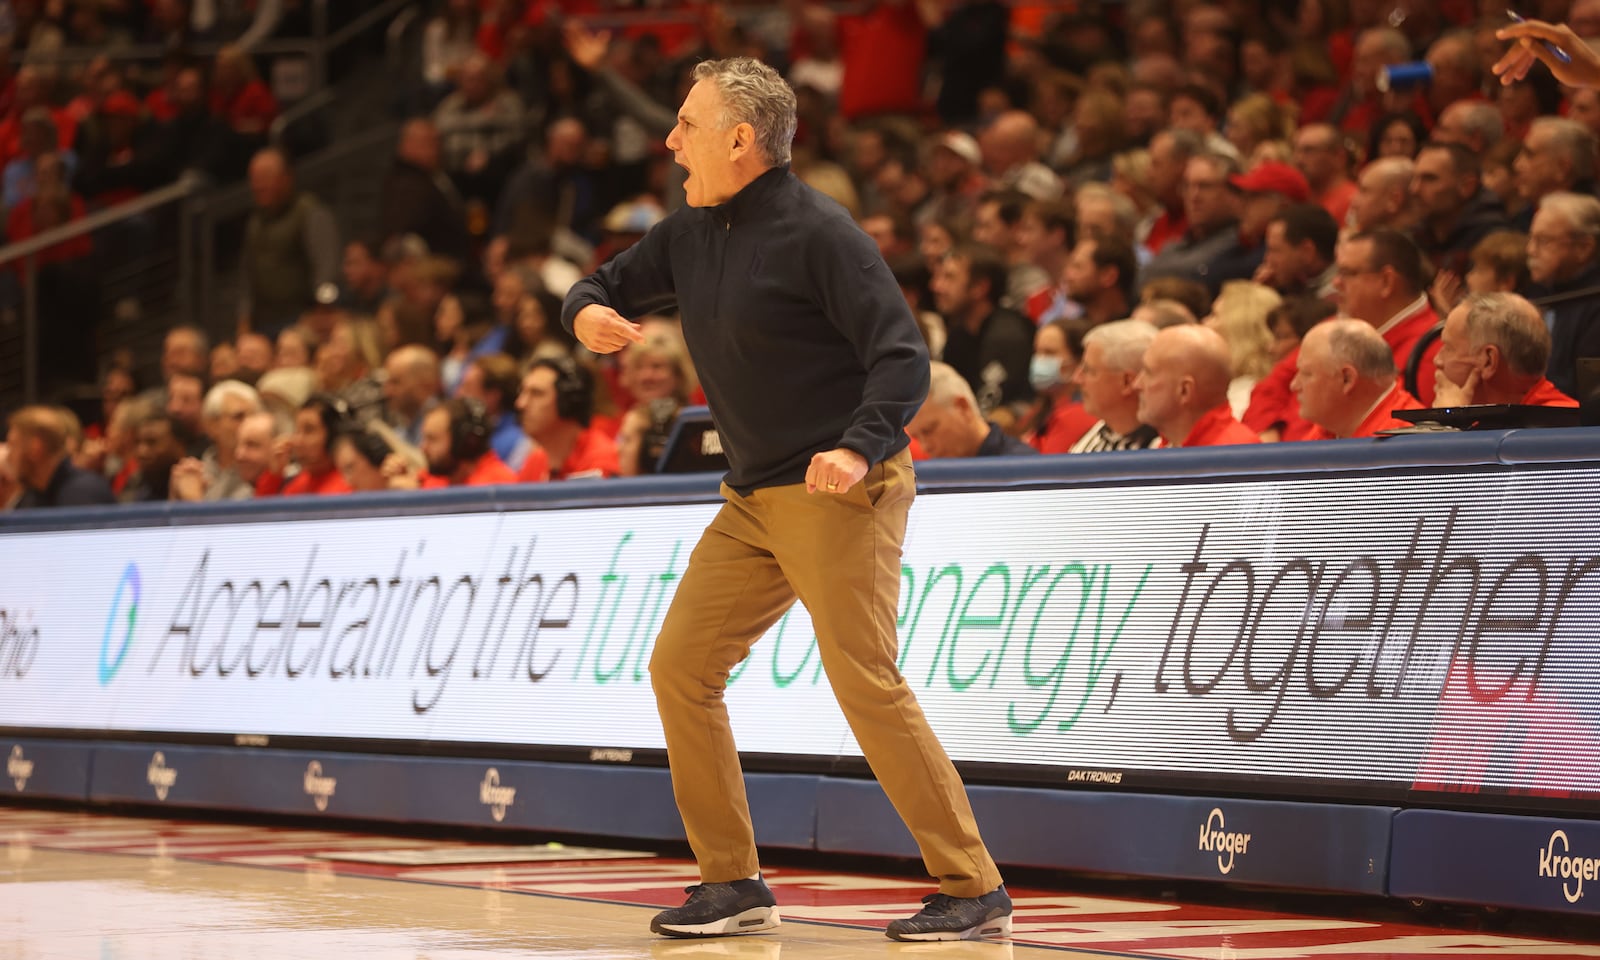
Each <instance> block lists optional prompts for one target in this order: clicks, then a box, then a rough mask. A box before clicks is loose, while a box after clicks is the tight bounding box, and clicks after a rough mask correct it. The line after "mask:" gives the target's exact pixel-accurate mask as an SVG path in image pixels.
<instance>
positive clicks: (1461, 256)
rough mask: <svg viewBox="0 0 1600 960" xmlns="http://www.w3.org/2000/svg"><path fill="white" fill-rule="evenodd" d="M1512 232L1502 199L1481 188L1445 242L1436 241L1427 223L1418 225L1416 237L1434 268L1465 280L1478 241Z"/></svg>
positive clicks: (1463, 211)
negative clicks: (1508, 231) (1491, 235)
mask: <svg viewBox="0 0 1600 960" xmlns="http://www.w3.org/2000/svg"><path fill="white" fill-rule="evenodd" d="M1509 229H1511V221H1510V220H1509V219H1508V218H1507V217H1506V211H1505V208H1504V207H1503V206H1501V204H1500V198H1499V197H1497V196H1495V195H1494V193H1493V192H1492V191H1489V190H1485V189H1483V188H1481V187H1480V188H1478V192H1477V193H1476V194H1474V195H1473V197H1472V199H1470V200H1468V201H1467V203H1466V206H1464V207H1463V208H1462V209H1461V215H1460V216H1458V217H1457V218H1456V223H1455V226H1454V227H1452V228H1451V230H1450V235H1449V236H1447V237H1445V238H1444V240H1443V241H1438V240H1435V239H1434V238H1433V232H1432V231H1431V230H1429V229H1428V225H1427V224H1425V223H1422V224H1418V225H1417V228H1416V232H1415V233H1414V234H1413V235H1414V236H1415V237H1416V240H1417V246H1418V247H1420V248H1421V250H1422V252H1423V253H1425V254H1427V256H1428V259H1429V260H1431V261H1433V266H1434V269H1436V270H1449V271H1451V272H1452V273H1454V274H1456V275H1457V276H1459V277H1463V278H1464V277H1466V275H1467V271H1468V270H1469V269H1471V267H1472V264H1471V263H1470V262H1469V258H1470V255H1471V253H1472V248H1473V247H1475V246H1477V245H1478V241H1479V240H1482V239H1483V238H1484V237H1487V236H1488V235H1489V234H1491V233H1493V232H1495V231H1496V230H1509Z"/></svg>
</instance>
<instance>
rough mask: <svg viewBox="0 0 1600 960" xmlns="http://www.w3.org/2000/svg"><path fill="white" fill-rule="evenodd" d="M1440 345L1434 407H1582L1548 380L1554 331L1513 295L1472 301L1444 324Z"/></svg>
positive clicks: (1488, 295) (1480, 296)
mask: <svg viewBox="0 0 1600 960" xmlns="http://www.w3.org/2000/svg"><path fill="white" fill-rule="evenodd" d="M1439 342H1440V347H1439V353H1438V355H1437V356H1435V357H1434V366H1435V368H1436V369H1437V370H1438V373H1439V376H1438V379H1437V381H1436V383H1437V385H1438V392H1437V393H1435V394H1434V406H1436V407H1463V406H1470V405H1473V404H1483V403H1520V404H1527V405H1529V406H1536V407H1576V406H1577V405H1578V401H1576V400H1574V399H1572V398H1571V397H1569V396H1567V395H1566V394H1564V393H1562V392H1561V391H1560V390H1558V389H1556V386H1555V384H1553V383H1551V382H1550V381H1549V380H1548V379H1547V378H1546V377H1545V375H1544V374H1545V367H1546V365H1547V364H1548V363H1549V362H1550V330H1549V328H1548V327H1546V326H1545V325H1544V317H1542V316H1540V314H1539V309H1538V308H1537V307H1535V306H1534V305H1533V304H1531V303H1529V302H1528V301H1527V300H1524V299H1523V298H1522V297H1519V296H1517V295H1516V294H1514V293H1480V294H1475V295H1473V296H1470V297H1468V298H1467V299H1466V300H1465V301H1464V302H1462V303H1461V304H1460V305H1459V306H1457V307H1456V308H1455V309H1454V310H1452V311H1450V315H1449V316H1448V317H1446V318H1445V321H1444V331H1443V333H1442V334H1441V335H1440V337H1439Z"/></svg>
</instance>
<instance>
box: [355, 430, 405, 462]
mask: <svg viewBox="0 0 1600 960" xmlns="http://www.w3.org/2000/svg"><path fill="white" fill-rule="evenodd" d="M344 438H345V439H346V440H348V441H349V442H350V446H351V447H353V448H355V451H356V453H359V454H361V459H363V460H365V461H367V462H368V463H370V464H372V465H373V466H374V467H381V466H383V461H385V460H387V459H388V458H389V454H391V453H393V452H394V448H392V447H390V446H389V441H387V440H385V439H383V437H381V436H379V435H378V434H376V433H374V432H372V431H371V430H351V431H350V432H348V433H346V434H345V435H344Z"/></svg>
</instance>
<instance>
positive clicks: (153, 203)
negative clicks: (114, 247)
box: [0, 176, 204, 403]
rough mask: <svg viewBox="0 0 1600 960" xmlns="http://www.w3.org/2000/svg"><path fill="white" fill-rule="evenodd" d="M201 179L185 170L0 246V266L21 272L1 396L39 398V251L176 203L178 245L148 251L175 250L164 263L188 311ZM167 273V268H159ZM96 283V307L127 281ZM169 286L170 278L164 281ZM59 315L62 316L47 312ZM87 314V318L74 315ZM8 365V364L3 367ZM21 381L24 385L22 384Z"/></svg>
mask: <svg viewBox="0 0 1600 960" xmlns="http://www.w3.org/2000/svg"><path fill="white" fill-rule="evenodd" d="M203 189H204V188H203V185H202V182H201V181H200V180H199V179H198V178H196V177H194V176H184V177H182V178H180V179H179V180H177V181H176V182H174V183H172V184H170V185H168V186H165V187H162V188H160V189H157V190H152V191H150V192H149V193H146V194H144V195H142V196H139V197H136V198H134V199H132V200H129V201H127V202H125V203H119V204H117V205H116V206H113V207H108V208H106V209H105V210H101V211H98V212H96V213H93V214H90V215H88V216H86V217H81V218H79V219H77V220H73V221H71V222H69V223H65V224H62V225H61V226H59V227H53V228H51V229H49V230H45V231H43V232H41V233H39V234H37V235H35V236H32V237H29V238H27V239H26V240H21V241H18V242H16V243H12V244H8V245H6V246H4V247H0V270H17V271H18V272H19V273H20V282H21V291H20V293H21V296H20V301H19V302H18V303H17V304H16V305H15V307H14V309H8V310H6V311H5V312H4V313H3V314H0V346H3V347H4V348H5V349H4V350H0V355H4V356H6V357H9V358H13V360H12V362H10V363H6V364H4V365H3V367H0V383H4V384H5V385H6V387H5V389H4V390H0V399H3V400H11V401H15V400H16V399H17V398H18V397H17V394H19V393H20V399H22V400H23V401H25V402H28V403H32V402H35V401H37V400H38V399H39V385H40V384H39V362H40V350H39V346H40V339H41V338H40V331H41V327H40V321H41V318H40V302H39V301H40V297H39V273H40V270H41V268H42V267H44V266H46V265H45V264H42V263H41V262H40V260H41V255H42V254H44V253H45V252H47V251H49V250H51V249H53V248H55V247H57V246H59V245H61V244H64V243H69V242H71V241H74V240H78V239H79V238H82V237H87V236H91V235H94V234H101V235H104V233H105V231H106V230H107V228H116V227H119V226H122V225H125V224H128V223H129V222H131V221H132V220H133V219H134V218H136V217H153V216H154V215H156V214H159V213H163V212H165V211H166V210H167V209H168V208H169V207H175V208H176V216H175V217H173V218H172V221H171V222H172V224H173V226H174V228H175V234H176V236H175V246H176V249H175V250H172V249H168V250H161V249H156V250H153V251H146V252H147V253H153V254H155V255H156V256H157V257H161V258H163V259H164V258H165V256H166V255H168V254H170V255H171V263H170V264H164V267H165V266H171V267H175V269H174V270H171V271H170V272H172V273H175V274H176V277H175V279H176V281H177V282H176V283H175V284H174V285H172V286H171V290H170V294H171V296H172V298H173V300H174V302H175V304H176V305H177V308H178V312H179V314H180V315H183V316H188V315H190V313H191V312H192V311H191V304H192V302H193V301H192V282H191V278H190V277H189V276H187V275H186V273H187V272H186V271H185V270H184V269H183V264H185V263H187V262H189V261H191V260H192V259H193V253H192V251H193V247H194V233H193V230H192V228H191V225H190V217H189V216H187V208H188V206H189V205H190V204H191V203H192V202H193V200H194V198H195V196H196V195H197V194H199V193H200V192H201V191H202V190H203ZM120 266H121V267H122V268H123V269H122V270H121V271H120V275H121V277H122V278H126V277H127V276H128V275H130V274H131V271H130V270H129V269H128V268H129V267H130V264H126V263H125V264H121V265H120ZM160 273H161V274H162V276H163V278H165V277H166V275H167V274H168V273H169V270H167V269H162V270H160ZM95 279H96V281H97V282H96V283H95V287H96V289H95V291H94V292H95V293H96V294H97V296H96V297H95V300H96V301H100V302H97V304H96V306H97V307H104V306H106V305H107V304H106V303H104V302H103V300H104V297H103V296H102V294H106V293H109V294H111V295H113V296H115V295H117V294H119V293H122V292H123V291H124V289H125V288H126V284H121V285H119V284H117V283H115V282H114V281H115V280H117V279H118V277H116V276H113V275H111V274H110V273H109V272H98V273H97V275H96V278H95ZM162 285H163V286H166V283H163V284H162ZM48 319H50V320H52V321H59V319H60V318H57V317H51V318H48ZM74 319H76V320H79V321H81V320H83V319H84V318H81V317H79V318H74ZM5 368H10V369H5ZM18 387H20V390H19V389H18Z"/></svg>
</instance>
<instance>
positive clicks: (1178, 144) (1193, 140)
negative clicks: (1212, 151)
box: [1152, 127, 1206, 163]
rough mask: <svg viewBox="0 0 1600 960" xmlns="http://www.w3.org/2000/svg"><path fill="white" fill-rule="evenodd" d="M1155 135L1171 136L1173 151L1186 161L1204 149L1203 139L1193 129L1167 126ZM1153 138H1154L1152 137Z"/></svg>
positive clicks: (1203, 151)
mask: <svg viewBox="0 0 1600 960" xmlns="http://www.w3.org/2000/svg"><path fill="white" fill-rule="evenodd" d="M1156 136H1157V137H1171V138H1172V150H1173V153H1175V154H1177V156H1178V157H1179V158H1180V159H1182V160H1183V162H1185V163H1188V162H1189V158H1190V157H1196V156H1199V155H1200V154H1202V153H1205V151H1206V144H1205V141H1204V140H1202V139H1200V135H1199V134H1197V133H1195V132H1194V131H1193V130H1184V129H1182V128H1180V127H1169V128H1167V129H1166V130H1162V131H1161V132H1160V133H1157V134H1156ZM1152 139H1154V138H1152Z"/></svg>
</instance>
